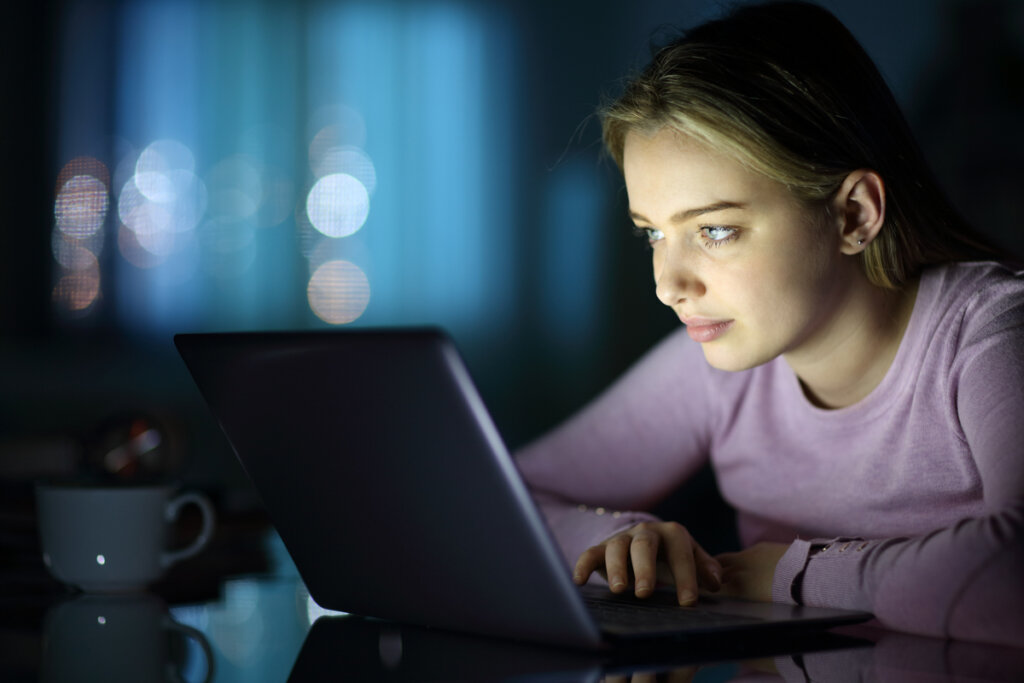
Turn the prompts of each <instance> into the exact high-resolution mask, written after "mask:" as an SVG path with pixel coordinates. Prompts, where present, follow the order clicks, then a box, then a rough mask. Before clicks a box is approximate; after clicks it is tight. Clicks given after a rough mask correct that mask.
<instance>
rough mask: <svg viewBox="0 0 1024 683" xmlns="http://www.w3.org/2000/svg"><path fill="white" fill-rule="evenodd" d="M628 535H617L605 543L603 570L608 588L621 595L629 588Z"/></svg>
mask: <svg viewBox="0 0 1024 683" xmlns="http://www.w3.org/2000/svg"><path fill="white" fill-rule="evenodd" d="M632 540H633V539H632V537H631V536H630V535H629V534H619V535H618V536H613V537H612V538H610V539H608V540H607V541H605V544H604V569H605V571H606V572H607V573H608V587H609V588H611V589H612V592H613V593H621V592H622V591H624V590H626V588H627V587H628V586H629V546H630V544H631V543H632Z"/></svg>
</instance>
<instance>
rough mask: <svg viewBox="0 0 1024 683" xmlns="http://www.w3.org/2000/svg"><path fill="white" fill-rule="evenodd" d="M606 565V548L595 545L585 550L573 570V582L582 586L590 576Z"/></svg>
mask: <svg viewBox="0 0 1024 683" xmlns="http://www.w3.org/2000/svg"><path fill="white" fill-rule="evenodd" d="M603 564H604V546H603V545H595V546H593V547H590V548H587V549H586V550H584V551H583V552H582V553H581V554H580V556H579V558H577V560H576V567H575V569H573V573H572V580H573V581H574V582H575V583H577V584H579V585H580V586H582V585H583V584H585V583H586V582H587V580H588V579H589V578H590V575H591V574H593V573H594V571H596V570H597V568H598V567H600V566H602V565H603Z"/></svg>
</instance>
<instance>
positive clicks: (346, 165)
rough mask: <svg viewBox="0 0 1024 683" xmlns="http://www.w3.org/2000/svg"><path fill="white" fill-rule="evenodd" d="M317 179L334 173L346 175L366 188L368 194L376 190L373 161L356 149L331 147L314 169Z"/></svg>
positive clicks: (375, 171) (375, 174) (375, 170)
mask: <svg viewBox="0 0 1024 683" xmlns="http://www.w3.org/2000/svg"><path fill="white" fill-rule="evenodd" d="M313 172H314V174H315V175H316V176H317V177H318V178H322V177H324V176H328V175H331V174H334V173H347V174H348V175H350V176H352V177H353V178H355V179H356V180H358V181H359V182H361V183H362V184H363V186H364V187H365V188H366V192H367V193H368V194H371V195H372V194H373V191H374V190H375V189H377V169H375V168H374V166H373V160H372V159H370V155H368V154H367V153H366V152H364V151H363V150H361V149H359V148H358V147H348V146H341V147H332V148H330V149H329V150H327V152H326V153H324V154H323V156H321V157H320V161H319V163H318V164H317V166H316V168H315V169H314V171H313Z"/></svg>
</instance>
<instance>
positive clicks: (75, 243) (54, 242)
mask: <svg viewBox="0 0 1024 683" xmlns="http://www.w3.org/2000/svg"><path fill="white" fill-rule="evenodd" d="M103 242H104V235H103V233H102V232H97V233H95V234H93V235H89V236H88V237H83V238H82V239H74V238H70V237H68V236H67V235H65V234H64V233H62V232H61V231H60V230H54V231H53V232H52V233H51V234H50V249H51V251H52V252H53V258H54V260H55V261H57V263H59V264H61V265H62V266H64V267H65V268H67V269H68V270H82V269H83V268H86V267H88V265H89V263H91V262H92V261H93V260H96V259H98V258H99V255H100V254H101V253H103ZM83 251H84V252H87V253H88V256H83V254H82V253H81V252H83ZM83 259H84V260H83Z"/></svg>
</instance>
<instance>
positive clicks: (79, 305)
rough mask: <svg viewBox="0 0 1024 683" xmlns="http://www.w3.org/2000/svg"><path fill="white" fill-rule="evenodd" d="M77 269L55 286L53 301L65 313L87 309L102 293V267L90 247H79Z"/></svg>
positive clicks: (76, 312) (79, 312)
mask: <svg viewBox="0 0 1024 683" xmlns="http://www.w3.org/2000/svg"><path fill="white" fill-rule="evenodd" d="M74 261H75V265H76V266H77V267H76V269H75V270H72V271H71V272H69V273H67V274H66V275H64V276H62V277H61V278H60V279H59V280H58V281H57V284H56V285H55V286H54V288H53V295H52V298H53V302H54V304H55V305H57V307H58V308H59V309H62V310H63V311H64V312H65V313H72V314H81V313H83V312H85V311H87V310H88V309H89V308H90V307H91V306H92V305H93V304H94V303H96V301H97V299H98V298H99V295H100V267H99V262H98V261H97V260H96V257H95V256H94V255H93V253H92V252H91V251H89V250H88V249H81V248H80V249H79V250H78V251H77V252H75V256H74Z"/></svg>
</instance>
